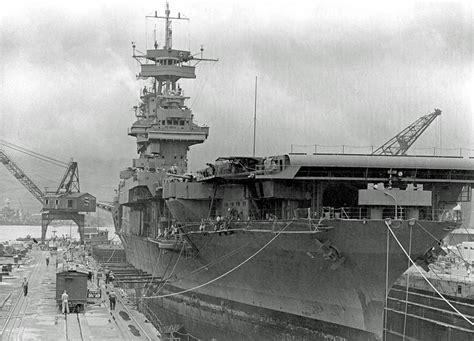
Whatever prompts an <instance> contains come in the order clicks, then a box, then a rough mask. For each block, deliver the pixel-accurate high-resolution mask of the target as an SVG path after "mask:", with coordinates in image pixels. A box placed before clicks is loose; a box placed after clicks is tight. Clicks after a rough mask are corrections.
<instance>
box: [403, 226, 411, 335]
mask: <svg viewBox="0 0 474 341" xmlns="http://www.w3.org/2000/svg"><path fill="white" fill-rule="evenodd" d="M412 232H413V226H412V225H410V240H409V244H408V255H409V256H410V257H411V239H412ZM409 267H410V260H408V264H407V268H409ZM409 282H410V273H407V286H406V292H405V315H404V319H403V341H405V335H406V327H407V313H408V283H409Z"/></svg>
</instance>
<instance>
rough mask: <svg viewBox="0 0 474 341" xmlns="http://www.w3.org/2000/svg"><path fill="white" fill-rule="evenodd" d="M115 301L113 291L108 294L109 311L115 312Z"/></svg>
mask: <svg viewBox="0 0 474 341" xmlns="http://www.w3.org/2000/svg"><path fill="white" fill-rule="evenodd" d="M116 300H117V296H116V295H115V292H114V291H111V292H109V303H110V310H115V303H116Z"/></svg>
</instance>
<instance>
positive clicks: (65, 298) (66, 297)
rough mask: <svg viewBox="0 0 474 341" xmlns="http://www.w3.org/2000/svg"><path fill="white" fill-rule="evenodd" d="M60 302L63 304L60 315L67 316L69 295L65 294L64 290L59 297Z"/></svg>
mask: <svg viewBox="0 0 474 341" xmlns="http://www.w3.org/2000/svg"><path fill="white" fill-rule="evenodd" d="M61 301H62V303H63V307H62V313H63V314H69V295H68V294H67V292H66V290H64V292H63V294H62V295H61Z"/></svg>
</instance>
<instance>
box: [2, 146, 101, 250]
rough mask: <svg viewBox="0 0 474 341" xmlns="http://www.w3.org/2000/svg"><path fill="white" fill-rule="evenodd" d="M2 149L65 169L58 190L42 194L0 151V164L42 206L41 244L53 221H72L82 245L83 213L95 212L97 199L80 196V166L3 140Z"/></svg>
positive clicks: (15, 164) (10, 159)
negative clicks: (11, 150)
mask: <svg viewBox="0 0 474 341" xmlns="http://www.w3.org/2000/svg"><path fill="white" fill-rule="evenodd" d="M0 145H2V146H5V147H8V148H12V149H14V150H17V151H20V152H23V153H25V154H28V155H31V156H34V157H36V158H39V159H41V160H43V161H48V162H51V163H53V164H56V165H58V166H62V167H65V168H66V172H65V173H64V175H63V177H62V179H61V181H60V183H59V186H58V188H57V190H56V191H44V192H43V191H42V190H41V189H40V188H39V187H38V186H37V185H36V184H35V183H34V182H33V180H31V178H30V177H28V176H27V175H26V173H25V172H24V171H23V170H22V169H21V168H20V166H18V164H17V163H16V162H14V161H13V159H12V158H11V157H9V156H8V154H7V153H6V152H5V151H4V150H3V149H2V148H1V147H0V162H1V163H3V165H4V166H5V167H6V168H7V170H8V171H9V172H10V173H12V175H13V176H14V177H15V178H16V179H17V180H18V181H19V182H20V183H21V184H22V185H23V186H24V187H25V188H26V189H27V190H28V191H29V192H30V193H31V194H32V195H33V196H34V197H35V198H36V199H37V200H38V201H39V202H40V203H41V204H42V205H43V208H42V213H41V240H42V241H43V242H44V240H45V238H46V232H47V229H48V225H49V224H50V223H51V222H52V221H53V220H72V221H74V222H75V223H76V224H77V226H78V230H79V236H80V238H81V242H82V241H83V240H84V218H85V216H84V214H83V213H82V212H95V209H96V198H95V197H94V196H93V195H91V194H89V193H81V192H80V185H79V169H78V166H77V162H74V161H73V160H71V161H70V162H69V163H67V164H66V163H64V162H62V161H58V160H55V159H53V158H50V157H47V156H44V155H41V154H38V153H35V152H32V151H29V150H27V149H25V148H23V147H20V146H17V145H14V144H12V143H9V142H7V141H4V140H0Z"/></svg>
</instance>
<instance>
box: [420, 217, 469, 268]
mask: <svg viewBox="0 0 474 341" xmlns="http://www.w3.org/2000/svg"><path fill="white" fill-rule="evenodd" d="M416 224H417V225H418V226H420V227H421V228H422V229H423V231H425V232H426V233H427V234H428V235H430V236H431V238H433V239H434V240H436V242H437V243H439V240H438V239H437V238H436V237H435V236H433V234H432V233H431V232H430V231H428V230H427V229H426V228H425V227H423V225H421V224H420V223H419V222H418V221H417V222H416ZM455 246H456V249H458V252H459V255H458V254H456V253H455V252H454V251H453V250H451V249H449V248H447V250H448V251H449V252H451V253H452V254H453V255H454V256H455V257H457V258H458V259H461V260H462V261H463V262H464V264H468V265H469V262H468V261H467V260H466V259H464V257H463V256H462V253H461V250H459V247H458V246H457V245H455Z"/></svg>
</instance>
